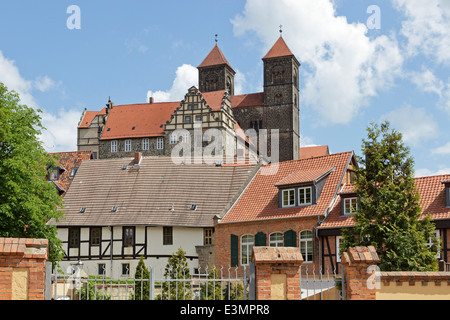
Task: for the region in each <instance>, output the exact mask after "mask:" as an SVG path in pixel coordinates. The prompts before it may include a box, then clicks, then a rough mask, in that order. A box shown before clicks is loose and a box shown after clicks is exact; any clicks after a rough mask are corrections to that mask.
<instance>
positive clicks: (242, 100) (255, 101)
mask: <svg viewBox="0 0 450 320" xmlns="http://www.w3.org/2000/svg"><path fill="white" fill-rule="evenodd" d="M263 105H264V92H258V93H250V94H241V95H237V96H232V97H231V106H232V107H233V108H245V107H258V106H263Z"/></svg>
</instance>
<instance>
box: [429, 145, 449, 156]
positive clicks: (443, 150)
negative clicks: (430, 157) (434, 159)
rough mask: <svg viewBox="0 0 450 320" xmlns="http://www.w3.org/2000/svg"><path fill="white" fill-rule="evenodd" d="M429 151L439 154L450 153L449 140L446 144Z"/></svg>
mask: <svg viewBox="0 0 450 320" xmlns="http://www.w3.org/2000/svg"><path fill="white" fill-rule="evenodd" d="M431 152H432V153H434V154H440V155H446V154H450V142H448V143H447V144H445V145H443V146H441V147H438V148H436V149H433V150H432V151H431Z"/></svg>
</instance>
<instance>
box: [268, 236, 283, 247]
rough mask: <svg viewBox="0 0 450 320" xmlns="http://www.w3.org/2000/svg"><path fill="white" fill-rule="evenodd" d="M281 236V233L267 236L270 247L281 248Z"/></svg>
mask: <svg viewBox="0 0 450 320" xmlns="http://www.w3.org/2000/svg"><path fill="white" fill-rule="evenodd" d="M283 245H284V243H283V234H282V233H281V232H274V233H271V234H270V235H269V246H270V247H283Z"/></svg>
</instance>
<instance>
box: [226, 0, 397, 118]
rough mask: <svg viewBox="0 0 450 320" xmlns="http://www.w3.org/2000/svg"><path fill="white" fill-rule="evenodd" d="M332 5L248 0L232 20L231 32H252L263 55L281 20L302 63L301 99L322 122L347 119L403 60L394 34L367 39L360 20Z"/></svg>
mask: <svg viewBox="0 0 450 320" xmlns="http://www.w3.org/2000/svg"><path fill="white" fill-rule="evenodd" d="M333 3H334V1H331V0H315V1H298V0H283V1H272V0H247V2H246V5H245V9H244V12H243V13H242V14H241V15H238V16H236V17H235V18H234V19H233V20H232V23H233V25H234V32H235V34H236V35H243V34H245V33H246V32H249V31H250V32H254V33H255V34H256V35H257V36H258V37H259V38H260V39H261V40H262V41H263V42H264V44H265V48H264V52H263V53H262V54H265V53H266V52H267V51H268V50H269V48H270V47H271V46H272V45H273V44H274V43H275V41H276V37H277V32H276V31H277V30H278V25H279V24H280V22H282V24H283V26H284V27H283V38H284V39H285V40H286V42H287V44H288V46H289V47H290V49H291V51H292V52H293V53H294V54H296V55H297V56H298V58H299V60H300V62H301V63H302V64H303V66H304V67H303V69H302V71H301V72H302V74H303V77H304V79H303V80H304V85H305V88H304V89H303V91H302V99H303V103H304V104H306V105H309V106H312V107H314V108H315V109H316V110H317V111H318V112H319V113H320V114H321V115H322V117H323V118H321V123H349V122H350V121H351V120H352V119H353V118H354V117H355V116H356V115H357V113H358V112H359V111H360V109H361V108H362V107H364V106H365V105H367V103H368V99H369V98H370V97H374V96H376V95H377V93H378V92H379V91H380V90H383V89H386V88H388V87H389V86H390V85H392V84H393V81H394V80H395V78H396V76H398V75H399V74H400V71H401V66H402V64H403V58H402V56H401V53H400V50H399V48H398V44H397V41H396V39H395V38H394V37H393V36H391V37H388V36H385V35H381V36H378V37H376V38H374V39H371V38H369V37H368V30H367V27H366V26H365V25H364V24H362V23H352V24H350V23H348V22H347V19H346V18H345V17H342V16H337V15H336V11H335V8H334V4H333ZM305 65H306V67H305ZM308 70H310V71H308ZM323 119H325V120H327V121H323Z"/></svg>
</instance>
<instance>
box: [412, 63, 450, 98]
mask: <svg viewBox="0 0 450 320" xmlns="http://www.w3.org/2000/svg"><path fill="white" fill-rule="evenodd" d="M410 76H411V81H412V82H413V83H414V84H415V85H416V86H417V88H418V89H420V90H422V91H423V92H427V93H435V94H437V95H438V96H439V97H441V96H442V90H443V88H444V83H443V81H442V80H440V79H438V78H437V77H436V76H435V75H434V73H433V72H432V71H430V70H428V69H426V68H423V70H422V72H411V73H410Z"/></svg>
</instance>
